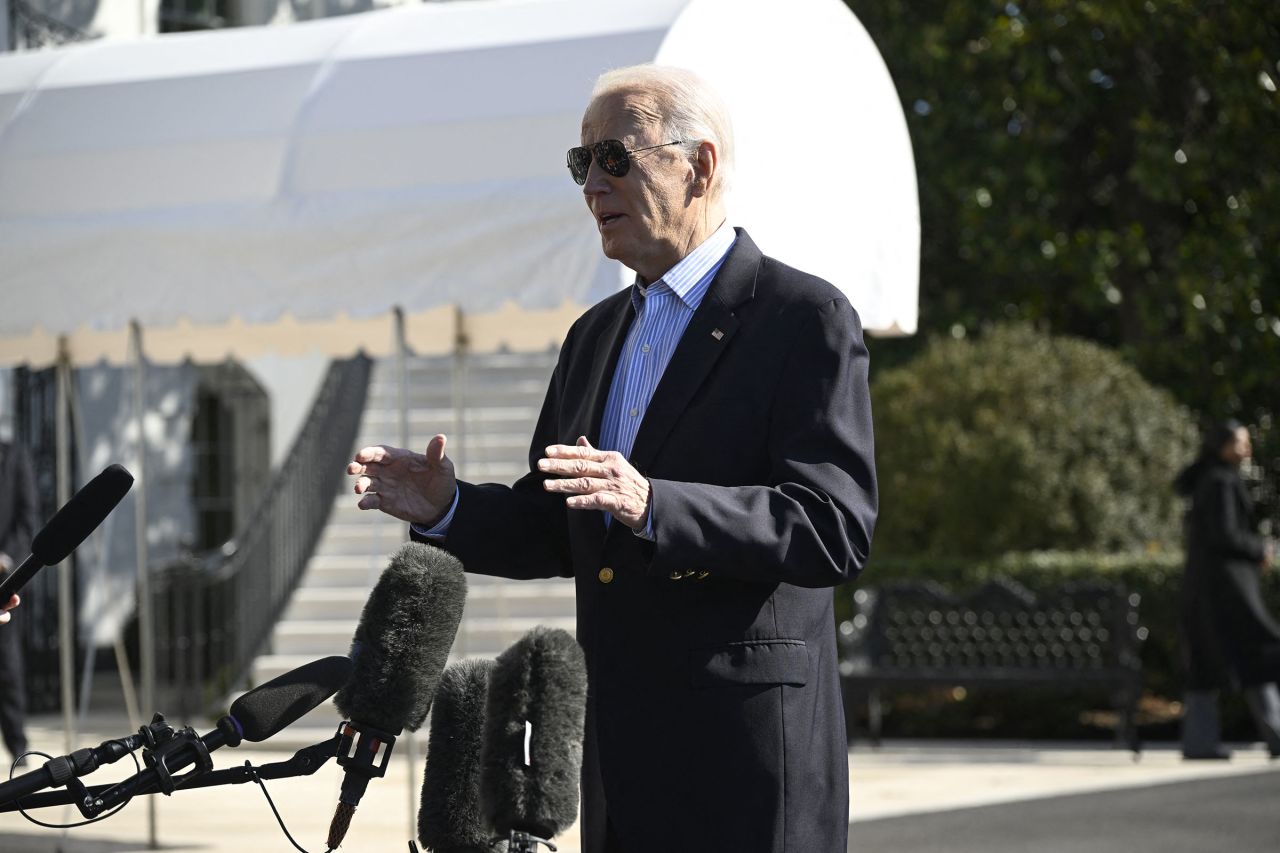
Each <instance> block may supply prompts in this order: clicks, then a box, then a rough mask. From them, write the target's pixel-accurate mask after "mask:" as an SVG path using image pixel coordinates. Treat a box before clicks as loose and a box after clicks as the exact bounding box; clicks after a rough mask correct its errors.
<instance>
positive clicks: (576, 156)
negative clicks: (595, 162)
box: [567, 148, 591, 186]
mask: <svg viewBox="0 0 1280 853" xmlns="http://www.w3.org/2000/svg"><path fill="white" fill-rule="evenodd" d="M567 160H568V162H569V174H570V175H573V180H574V182H575V183H577V184H578V185H579V186H581V185H583V184H585V183H586V182H587V170H588V169H590V168H591V149H590V148H570V149H569V154H568V157H567Z"/></svg>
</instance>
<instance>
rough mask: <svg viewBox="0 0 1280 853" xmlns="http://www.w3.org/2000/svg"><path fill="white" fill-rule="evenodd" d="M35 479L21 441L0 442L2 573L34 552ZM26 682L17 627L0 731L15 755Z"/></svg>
mask: <svg viewBox="0 0 1280 853" xmlns="http://www.w3.org/2000/svg"><path fill="white" fill-rule="evenodd" d="M39 523H40V521H39V510H38V507H37V506H36V492H35V479H34V476H33V475H32V472H31V460H30V458H29V455H28V454H27V452H26V450H25V449H23V448H22V447H20V446H19V445H16V444H13V443H11V442H7V441H0V576H3V575H6V574H8V573H9V572H10V571H12V570H13V568H14V566H15V565H16V563H17V562H18V561H19V560H22V559H24V558H25V557H26V556H27V554H29V553H30V552H31V537H32V536H34V535H35V532H36V528H37V527H38V526H39ZM17 603H18V597H17V596H16V595H15V596H13V597H12V598H10V599H9V600H8V601H6V602H4V604H3V609H2V610H0V622H8V621H9V620H10V618H11V617H12V614H10V613H9V611H10V610H11V609H13V608H14V607H15V606H16V605H17ZM26 709H27V697H26V686H25V685H24V684H23V678H22V636H21V634H19V633H18V632H17V631H14V630H13V629H12V628H10V629H7V630H5V631H3V632H0V733H2V734H3V735H4V745H5V748H6V749H8V750H9V754H10V755H12V756H13V757H14V758H17V757H18V756H20V755H22V754H23V753H24V752H26V751H27V736H26V733H25V732H24V730H23V717H24V716H25V714H26Z"/></svg>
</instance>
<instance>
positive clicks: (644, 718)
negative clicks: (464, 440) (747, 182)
mask: <svg viewBox="0 0 1280 853" xmlns="http://www.w3.org/2000/svg"><path fill="white" fill-rule="evenodd" d="M633 317H634V310H633V308H632V305H631V298H630V294H629V292H628V291H626V290H624V291H621V292H619V293H617V294H615V295H613V296H611V297H609V298H607V299H605V300H604V301H603V302H601V303H599V304H598V305H596V306H594V307H593V308H591V309H590V310H588V311H587V312H586V313H585V314H584V315H583V316H582V317H581V318H580V319H579V320H578V321H577V322H576V323H575V324H574V325H573V327H572V329H571V330H570V331H569V333H568V335H567V337H566V339H565V342H564V346H563V348H562V350H561V352H560V357H559V362H558V364H557V366H556V369H555V372H554V374H553V376H552V379H551V384H550V387H549V389H548V391H547V397H546V401H545V403H544V404H543V408H542V412H541V415H540V417H539V420H538V425H537V428H536V431H535V434H534V436H533V441H532V444H531V446H530V451H529V465H530V473H529V474H528V475H526V476H525V477H524V478H522V479H521V480H520V481H518V482H517V483H516V484H515V486H513V487H511V488H508V487H506V486H501V485H494V484H486V485H474V484H470V483H460V484H459V490H460V500H459V504H458V510H457V513H456V514H455V516H454V519H453V522H452V525H451V527H450V530H449V535H448V537H447V538H446V540H445V542H444V547H446V548H447V549H448V550H449V551H451V552H453V553H454V554H456V555H457V556H458V558H459V559H460V560H461V561H462V562H463V564H464V565H465V567H466V568H467V570H468V571H472V572H480V573H484V574H492V575H501V576H505V577H512V578H538V577H554V576H564V577H573V578H576V580H577V615H578V640H579V642H580V643H581V644H582V647H583V649H584V650H585V651H586V657H587V662H588V668H589V674H590V691H589V699H588V709H587V742H586V744H585V754H584V769H583V789H582V790H583V841H584V848H583V849H584V850H585V851H587V853H600V851H601V850H602V849H603V837H604V826H605V823H604V821H605V819H606V815H607V819H608V821H609V823H611V824H612V825H613V827H614V829H615V830H616V833H617V835H618V836H619V837H620V838H621V839H622V840H623V842H624V844H625V845H626V846H627V847H628V849H629V850H634V851H637V853H639V851H643V850H649V849H653V850H664V851H689V853H707V851H717V850H726V851H727V850H733V851H735V853H742V852H743V851H747V853H751V851H759V852H760V853H766V851H768V853H783V851H787V853H844V851H845V849H846V844H847V834H848V766H847V757H846V756H847V746H846V741H845V727H844V717H843V710H842V706H841V699H840V690H839V683H838V671H837V660H836V645H835V630H834V616H833V611H832V593H831V587H834V586H836V585H838V584H841V583H844V582H846V581H849V580H851V579H853V578H854V577H856V576H857V575H858V573H859V572H860V571H861V570H862V568H863V566H864V565H865V564H866V560H867V556H868V553H869V550H870V543H871V535H872V528H873V526H874V522H875V516H876V507H877V495H876V480H875V467H874V461H873V439H872V423H871V405H870V398H869V395H868V390H867V350H866V347H865V345H864V343H863V336H862V327H861V324H860V322H859V319H858V315H857V312H856V311H854V309H853V307H852V306H850V304H849V302H848V300H847V299H846V298H845V297H844V295H843V294H842V293H841V292H840V291H838V290H837V289H836V288H834V287H832V286H831V285H830V284H828V283H826V282H824V281H822V280H821V279H818V278H815V277H814V276H810V275H807V274H805V273H802V272H799V271H797V270H794V269H791V268H789V267H787V266H785V265H783V264H781V263H779V262H777V261H775V260H773V259H772V258H769V257H766V256H764V255H763V254H761V252H760V250H759V249H757V248H756V246H755V244H754V243H753V242H752V240H751V238H750V237H748V236H747V234H746V233H745V232H743V231H741V230H740V231H739V232H738V240H737V242H736V244H735V245H734V247H733V248H732V249H731V250H730V252H729V254H728V256H727V257H726V259H725V262H724V264H723V265H722V266H721V268H720V270H719V272H718V273H717V275H716V278H715V280H714V281H713V282H712V284H711V287H710V290H709V291H708V293H707V296H706V297H705V299H704V300H703V302H702V304H701V305H700V306H699V308H698V310H697V312H696V313H695V314H694V316H693V318H692V320H691V321H690V323H689V326H688V328H687V329H686V331H685V333H684V337H683V338H682V339H681V341H680V343H679V345H678V347H677V348H676V351H675V353H674V355H673V356H672V359H671V361H670V363H669V364H668V366H667V369H666V372H665V373H664V374H663V377H662V380H661V382H660V383H659V385H658V387H657V389H656V391H655V392H654V396H653V400H652V401H651V403H650V405H649V408H648V411H647V412H646V415H645V418H644V421H643V423H642V424H641V427H640V431H639V434H638V435H637V437H636V441H635V446H634V448H633V451H632V454H631V462H632V464H634V465H635V467H636V468H637V469H638V470H639V471H640V472H641V473H642V474H643V475H644V476H646V477H648V478H649V480H650V483H651V485H652V495H653V507H654V510H653V519H654V525H653V529H654V533H655V535H656V541H654V542H649V541H646V540H643V539H641V538H639V537H637V536H635V535H634V534H633V533H632V532H631V531H630V530H629V529H627V528H626V527H624V526H623V525H620V524H613V525H611V526H610V527H609V528H608V529H606V527H605V525H604V523H603V520H602V515H601V513H599V512H595V511H572V512H571V511H569V510H567V509H566V508H565V506H564V498H563V496H560V495H552V494H549V493H547V492H546V491H545V490H544V489H543V488H542V480H543V478H544V475H542V474H540V473H538V472H537V470H536V467H535V466H536V461H537V460H538V459H539V458H541V456H542V454H543V449H544V448H545V447H546V446H547V445H549V444H557V443H559V444H573V443H574V442H575V440H576V439H577V438H578V436H580V435H585V436H587V437H588V438H589V439H590V440H591V442H592V444H596V445H598V439H599V434H600V423H601V418H602V415H603V412H604V406H605V400H606V397H607V395H608V393H609V386H610V382H611V380H612V377H613V373H614V368H615V366H616V364H617V360H618V356H619V352H620V350H621V348H622V344H623V340H624V339H625V337H626V334H627V330H628V328H629V326H630V324H631V321H632V319H633Z"/></svg>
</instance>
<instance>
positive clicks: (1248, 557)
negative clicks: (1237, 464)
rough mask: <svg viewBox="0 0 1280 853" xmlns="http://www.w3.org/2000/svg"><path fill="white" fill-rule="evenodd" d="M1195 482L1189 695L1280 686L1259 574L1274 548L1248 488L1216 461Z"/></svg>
mask: <svg viewBox="0 0 1280 853" xmlns="http://www.w3.org/2000/svg"><path fill="white" fill-rule="evenodd" d="M1189 479H1192V480H1193V481H1192V482H1186V481H1183V482H1182V483H1181V485H1180V488H1182V489H1183V490H1184V491H1189V493H1190V495H1191V508H1190V509H1189V510H1188V512H1187V569H1186V574H1185V576H1184V580H1183V589H1182V596H1183V598H1182V607H1183V620H1184V625H1185V626H1186V627H1185V630H1186V634H1187V636H1186V642H1187V663H1188V669H1187V687H1188V689H1190V690H1216V689H1218V688H1222V687H1232V686H1235V685H1233V684H1232V681H1231V680H1232V679H1233V678H1234V679H1235V682H1236V684H1238V685H1239V686H1241V687H1253V686H1257V685H1260V684H1265V683H1267V682H1273V681H1280V624H1277V622H1276V620H1275V619H1274V618H1273V617H1272V616H1271V614H1269V613H1268V612H1267V609H1266V605H1265V603H1264V601H1263V597H1262V588H1261V576H1260V570H1259V567H1260V565H1261V563H1262V561H1263V559H1264V556H1265V548H1266V540H1265V539H1264V538H1263V537H1262V536H1260V535H1258V533H1257V529H1258V528H1257V519H1256V518H1255V517H1254V509H1253V502H1252V501H1251V500H1250V499H1249V493H1248V491H1247V490H1246V489H1245V485H1244V481H1243V480H1242V479H1241V478H1240V475H1239V474H1238V473H1237V472H1236V470H1235V468H1233V467H1232V466H1230V465H1228V464H1227V463H1225V462H1216V461H1215V462H1213V463H1211V464H1208V465H1206V466H1205V468H1204V469H1203V471H1201V472H1199V474H1198V476H1195V477H1194V478H1189Z"/></svg>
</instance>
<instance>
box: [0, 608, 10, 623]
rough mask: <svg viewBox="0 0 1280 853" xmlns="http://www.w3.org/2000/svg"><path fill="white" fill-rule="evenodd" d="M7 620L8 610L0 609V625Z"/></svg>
mask: <svg viewBox="0 0 1280 853" xmlns="http://www.w3.org/2000/svg"><path fill="white" fill-rule="evenodd" d="M8 621H9V611H8V610H0V625H3V624H4V623H6V622H8Z"/></svg>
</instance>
